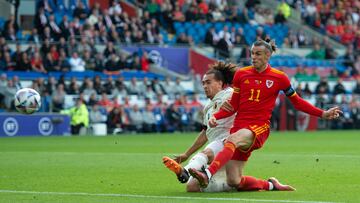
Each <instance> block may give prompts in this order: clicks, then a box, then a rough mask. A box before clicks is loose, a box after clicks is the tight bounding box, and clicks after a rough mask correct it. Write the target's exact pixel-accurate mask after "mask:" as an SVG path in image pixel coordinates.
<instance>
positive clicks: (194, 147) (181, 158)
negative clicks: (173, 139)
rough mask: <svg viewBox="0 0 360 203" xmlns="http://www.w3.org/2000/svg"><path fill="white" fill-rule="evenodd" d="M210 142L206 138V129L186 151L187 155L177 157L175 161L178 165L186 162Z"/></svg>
mask: <svg viewBox="0 0 360 203" xmlns="http://www.w3.org/2000/svg"><path fill="white" fill-rule="evenodd" d="M207 141H208V139H207V137H206V127H204V129H203V130H202V131H201V132H200V133H199V135H198V136H197V138H196V139H195V141H194V143H193V144H192V145H191V147H189V149H188V150H186V152H185V153H183V154H180V155H177V156H175V161H176V162H178V163H181V162H184V161H186V160H187V159H188V158H189V157H190V156H191V155H192V154H194V153H195V152H196V151H197V150H198V149H200V148H201V147H202V146H204V145H205V143H206V142H207Z"/></svg>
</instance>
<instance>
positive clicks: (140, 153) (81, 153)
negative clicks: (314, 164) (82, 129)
mask: <svg viewBox="0 0 360 203" xmlns="http://www.w3.org/2000/svg"><path fill="white" fill-rule="evenodd" d="M1 153H2V154H5V153H9V154H13V153H14V154H28V153H29V151H6V152H1ZM31 153H37V154H46V155H49V154H62V155H79V154H80V155H99V156H101V155H109V154H117V155H126V156H132V155H137V156H152V155H164V154H174V153H143V152H134V153H129V152H48V151H39V152H33V151H32V152H31ZM256 156H279V157H293V156H294V157H329V158H360V155H356V154H304V153H298V154H297V153H291V154H282V153H266V152H264V153H262V152H259V153H257V154H256Z"/></svg>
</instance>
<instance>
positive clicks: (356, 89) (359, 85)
mask: <svg viewBox="0 0 360 203" xmlns="http://www.w3.org/2000/svg"><path fill="white" fill-rule="evenodd" d="M353 93H354V94H358V95H360V78H358V79H357V80H356V85H355V87H354V90H353Z"/></svg>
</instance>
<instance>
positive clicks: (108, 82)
mask: <svg viewBox="0 0 360 203" xmlns="http://www.w3.org/2000/svg"><path fill="white" fill-rule="evenodd" d="M114 88H115V85H114V83H113V78H112V76H109V77H107V79H106V82H105V83H104V85H103V87H102V89H103V91H105V92H106V94H112V90H113V89H114Z"/></svg>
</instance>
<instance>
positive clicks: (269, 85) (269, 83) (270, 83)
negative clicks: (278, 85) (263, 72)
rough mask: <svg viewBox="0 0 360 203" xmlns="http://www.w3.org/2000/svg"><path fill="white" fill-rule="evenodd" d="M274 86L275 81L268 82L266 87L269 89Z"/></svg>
mask: <svg viewBox="0 0 360 203" xmlns="http://www.w3.org/2000/svg"><path fill="white" fill-rule="evenodd" d="M273 84H274V81H273V80H266V87H267V88H270V87H272V86H273Z"/></svg>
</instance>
